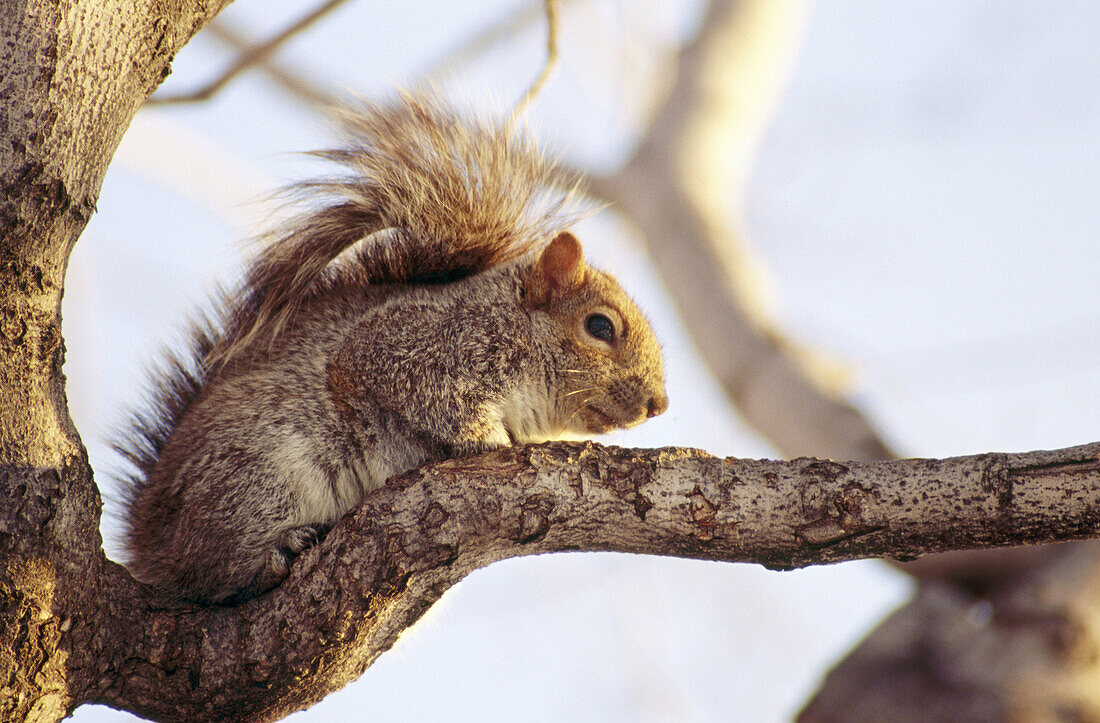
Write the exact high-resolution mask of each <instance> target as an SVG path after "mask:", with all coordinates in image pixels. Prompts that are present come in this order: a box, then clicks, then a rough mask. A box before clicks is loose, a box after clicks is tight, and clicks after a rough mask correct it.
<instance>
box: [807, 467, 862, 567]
mask: <svg viewBox="0 0 1100 723" xmlns="http://www.w3.org/2000/svg"><path fill="white" fill-rule="evenodd" d="M848 471H849V470H848V467H846V466H844V465H842V464H839V463H837V462H832V461H829V460H814V461H811V462H810V463H809V464H807V465H806V466H805V467H803V468H802V469H801V470H799V474H800V475H802V476H803V477H805V478H807V479H806V481H805V482H804V483H803V486H802V512H803V514H804V515H805V516H806V517H807V518H808V519H809V520H810V522H807V523H806V524H804V525H800V526H798V527H796V528H795V534H796V535H797V536H798V538H799V539H800V540H801V541H802V542H804V543H805V544H806V545H809V546H810V547H814V548H821V547H828V546H830V545H835V544H837V543H839V542H843V541H844V540H849V539H851V538H853V537H858V536H862V535H867V534H870V533H872V532H876V531H878V530H881V529H883V525H876V524H873V523H871V522H869V521H867V520H866V519H864V516H863V509H864V500H865V498H866V497H868V496H870V495H874V494H875V492H874V490H873V489H871V488H867V487H863V486H862V485H860V484H859V483H858V482H849V483H847V484H845V485H844V486H843V487H841V486H840V481H839V480H840V478H841V477H842V476H843V475H845V474H847V473H848Z"/></svg>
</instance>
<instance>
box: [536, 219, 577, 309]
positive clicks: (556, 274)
mask: <svg viewBox="0 0 1100 723" xmlns="http://www.w3.org/2000/svg"><path fill="white" fill-rule="evenodd" d="M583 283H584V252H583V251H582V250H581V242H580V241H578V240H577V237H576V236H574V235H573V234H571V233H569V232H568V231H562V232H561V233H559V234H558V235H557V236H555V237H554V240H553V241H551V242H550V243H549V244H548V245H547V246H546V248H544V249H543V250H542V255H540V256H539V258H538V261H536V262H535V264H534V266H532V267H531V274H530V276H528V278H527V288H526V298H527V303H528V304H530V305H531V306H542V305H544V304H546V303H547V302H549V301H550V300H551V299H553V298H555V297H556V296H558V295H559V294H562V293H563V292H566V291H570V290H572V289H575V288H577V287H579V286H580V285H581V284H583Z"/></svg>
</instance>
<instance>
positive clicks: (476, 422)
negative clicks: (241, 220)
mask: <svg viewBox="0 0 1100 723" xmlns="http://www.w3.org/2000/svg"><path fill="white" fill-rule="evenodd" d="M410 124H411V125H410ZM350 127H352V128H357V129H358V131H357V132H359V133H360V134H361V137H359V139H358V141H357V143H353V144H352V146H351V150H349V151H347V152H340V153H330V154H328V155H329V156H330V157H333V158H335V159H336V160H339V161H341V162H343V163H346V164H348V165H349V166H359V167H361V168H368V170H367V171H364V172H363V173H362V175H361V176H359V181H358V184H359V185H356V181H355V180H354V179H345V180H343V181H340V182H339V185H340V188H341V189H344V191H345V193H344V195H345V197H346V198H347V197H351V198H352V199H353V200H352V201H347V200H345V201H341V202H338V203H337V204H335V205H332V206H328V207H325V208H322V209H320V210H318V211H316V212H314V213H313V214H312V215H305V216H302V217H300V218H299V219H298V220H296V221H295V222H293V223H292V224H291V225H290V226H289V227H288V228H287V229H285V230H284V231H282V232H281V233H277V234H275V235H273V236H272V237H271V239H269V245H268V247H267V248H266V250H265V251H264V253H263V254H262V255H261V257H260V258H259V259H258V260H257V262H256V264H255V265H254V266H253V269H252V272H251V274H250V280H249V282H248V284H247V285H246V286H245V288H244V290H243V291H242V292H241V294H240V295H239V296H238V297H237V298H236V299H235V300H230V301H228V302H226V304H225V311H224V312H223V313H222V321H221V322H220V323H203V324H200V325H198V326H197V327H196V328H197V331H196V332H195V341H194V344H193V350H192V352H193V353H192V355H191V359H190V361H175V362H173V368H172V369H170V370H169V371H168V372H167V373H166V374H165V375H164V376H163V378H162V379H161V381H160V383H159V385H158V389H157V391H156V392H155V395H154V405H153V406H154V409H155V412H154V413H153V414H152V415H151V416H146V417H141V418H138V419H137V420H136V422H135V432H134V434H132V435H131V436H130V439H129V440H127V441H126V442H125V443H123V444H122V445H121V448H122V449H123V451H124V453H125V454H126V455H127V456H128V457H129V458H130V459H131V460H132V462H133V463H134V465H135V467H136V468H137V473H136V474H134V475H133V477H132V478H131V480H130V486H129V492H128V494H127V509H126V520H125V522H126V525H127V532H126V542H127V548H128V551H129V554H130V560H129V565H130V569H131V571H132V572H133V573H134V575H135V576H136V577H137V578H138V579H140V580H143V581H146V582H148V583H150V584H152V585H155V586H157V587H159V588H161V589H164V590H165V591H168V592H170V593H172V594H174V595H177V596H179V597H181V598H184V599H189V600H193V601H198V602H206V603H230V602H235V601H237V600H241V599H244V598H247V597H251V596H255V595H257V594H260V593H262V592H264V591H265V590H267V589H270V588H271V587H273V586H274V585H276V584H278V583H279V581H281V580H282V579H283V578H284V577H285V576H286V574H287V571H288V569H289V566H290V564H291V563H292V562H293V559H294V558H295V557H296V556H297V555H298V554H299V553H301V552H302V551H303V550H304V549H306V548H308V547H309V546H310V545H311V544H313V543H314V542H315V541H316V540H317V539H319V537H320V536H321V535H323V534H324V532H325V531H326V530H327V529H328V528H329V527H331V525H333V524H334V523H335V522H336V521H337V520H338V519H339V518H340V517H341V516H342V515H343V514H344V513H345V512H347V511H348V510H349V509H350V508H351V507H352V506H353V505H355V504H356V503H357V502H358V501H359V500H360V499H361V498H362V496H363V495H364V494H365V493H367V492H369V491H370V490H372V489H375V488H377V487H378V486H380V485H381V484H383V483H384V482H385V480H386V479H388V478H389V477H391V476H393V475H394V474H397V473H400V472H403V471H406V470H408V469H411V468H413V467H416V466H419V465H422V464H425V463H427V462H431V461H435V460H441V459H445V458H448V457H452V456H457V455H463V454H469V453H473V452H477V451H482V450H487V449H492V448H495V447H499V446H502V445H507V444H514V443H523V442H534V441H544V440H546V439H550V438H554V437H556V436H559V435H561V434H566V433H581V434H586V433H593V432H600V431H606V430H607V429H609V428H612V427H615V426H630V425H632V424H635V423H638V422H640V421H643V420H644V419H645V418H646V417H647V416H653V415H654V414H659V413H660V412H661V411H663V410H664V409H665V407H667V398H666V397H665V395H664V382H663V371H662V367H661V357H660V349H659V347H658V345H657V342H656V340H655V339H654V338H653V334H652V331H651V330H650V329H649V325H648V323H647V322H646V321H645V319H644V317H643V316H642V315H641V313H640V312H638V310H637V308H636V306H634V304H633V302H631V301H630V299H629V298H628V297H627V296H626V295H625V294H624V293H623V292H622V290H621V289H620V288H619V287H618V284H617V283H616V282H615V281H614V280H613V279H611V278H610V277H609V276H607V275H606V274H602V273H600V272H598V271H595V270H593V269H591V268H589V267H587V266H586V265H585V264H584V261H583V258H582V255H581V251H580V246H579V244H577V242H576V240H575V239H573V237H572V236H571V235H570V234H568V233H567V232H562V233H557V234H556V235H554V233H553V232H554V231H555V230H556V229H555V226H554V222H553V218H554V216H553V214H547V213H544V214H542V215H537V216H536V220H535V221H531V220H530V218H529V211H530V208H531V206H530V202H529V201H530V198H532V197H534V196H536V195H538V194H542V193H544V192H545V189H546V187H547V185H548V181H549V176H548V175H547V174H548V173H549V171H548V170H547V169H546V167H545V166H544V165H543V163H542V161H541V158H538V157H536V156H534V155H532V154H534V153H535V152H534V151H533V150H532V147H531V146H530V144H526V143H516V142H512V141H507V139H506V136H505V135H502V134H503V133H504V132H503V131H501V130H500V129H499V128H498V127H490V126H487V125H485V124H482V123H480V122H478V121H472V120H464V121H461V122H460V121H458V120H456V118H455V116H454V115H453V114H452V113H450V112H449V111H445V110H443V109H442V108H441V106H439V104H438V103H437V102H435V101H431V100H426V99H424V98H423V97H420V98H415V97H406V98H405V99H404V101H403V102H402V104H399V105H397V106H393V107H374V108H367V109H365V110H364V111H363V115H362V117H360V119H359V121H358V123H354V122H352V123H351V124H350ZM410 128H413V130H410ZM414 131H415V132H414ZM393 133H396V134H399V135H400V134H402V133H403V134H405V135H404V136H403V137H394V136H390V135H382V136H380V135H379V134H393ZM501 174H503V176H502V175H501ZM410 179H411V180H410ZM462 184H465V186H466V188H465V191H463V189H462V188H461V187H460V186H461V185H462ZM322 185H323V184H322ZM329 190H331V188H329ZM499 193H507V194H512V193H523V194H527V196H528V197H529V198H528V199H527V200H524V199H519V200H516V199H512V198H510V197H509V198H508V199H507V201H506V202H501V200H500V198H499ZM410 194H411V195H410ZM414 197H415V198H414ZM403 198H404V199H406V201H407V207H406V208H405V209H403V210H401V211H400V212H398V210H395V209H393V208H389V209H388V210H386V207H387V206H392V205H394V204H398V203H400V202H401V199H403ZM410 199H411V200H410ZM441 204H442V205H441ZM493 204H496V205H497V207H498V208H497V212H494V209H493V207H492V205H493ZM552 207H554V208H557V204H552ZM379 209H384V212H383V211H380V210H379ZM516 209H519V210H518V211H517V210H516ZM397 222H400V223H399V224H398V223H397ZM557 223H558V224H561V223H562V222H561V221H560V220H559V221H558V222H557ZM560 227H561V226H560V225H558V226H557V228H560ZM428 233H430V234H432V235H431V236H428V235H426V234H428ZM311 234H312V235H311ZM485 234H488V235H487V236H486V235H485ZM364 236H365V237H366V238H365V240H364V241H362V242H361V243H360V248H359V250H358V251H357V252H356V253H355V254H354V255H353V256H352V257H351V258H350V259H348V258H345V257H341V254H342V253H343V252H344V251H345V250H346V249H347V248H348V247H349V246H351V245H353V244H354V243H355V241H357V240H358V239H359V238H362V237H364ZM551 237H553V239H554V240H553V242H552V243H549V244H548V242H550V240H551ZM547 244H548V245H547ZM540 247H542V250H540ZM338 257H339V258H338ZM593 313H598V314H602V315H606V316H608V317H609V318H614V320H615V324H616V326H617V331H618V336H617V337H616V339H615V340H614V343H605V342H603V341H600V340H598V339H594V338H592V337H591V335H590V334H588V333H587V332H586V331H585V320H586V319H587V318H588V317H589V316H590V315H591V314H593Z"/></svg>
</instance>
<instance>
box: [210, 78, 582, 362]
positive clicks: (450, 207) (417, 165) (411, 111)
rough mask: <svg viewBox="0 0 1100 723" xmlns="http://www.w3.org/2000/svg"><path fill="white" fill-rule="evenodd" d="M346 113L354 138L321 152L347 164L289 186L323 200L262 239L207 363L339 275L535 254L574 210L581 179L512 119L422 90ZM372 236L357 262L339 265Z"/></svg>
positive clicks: (448, 267)
mask: <svg viewBox="0 0 1100 723" xmlns="http://www.w3.org/2000/svg"><path fill="white" fill-rule="evenodd" d="M338 118H339V121H340V125H341V127H342V129H343V131H344V136H345V140H346V142H347V145H346V147H344V148H341V149H337V150H329V151H321V152H318V153H315V154H313V155H316V156H318V157H321V158H324V159H327V160H330V161H334V162H336V163H338V164H340V165H341V166H343V167H344V169H345V170H346V173H345V174H344V175H343V176H339V177H335V178H330V179H324V180H319V181H310V182H306V183H302V184H298V185H297V186H294V187H292V188H291V189H289V190H290V191H291V192H292V193H293V194H294V195H295V196H298V197H300V198H301V199H303V200H304V201H307V202H310V203H313V204H316V203H317V202H318V201H320V202H322V203H324V204H325V205H322V206H321V207H319V208H318V207H316V206H314V208H313V209H311V210H308V211H306V212H304V213H302V214H300V215H298V216H296V217H295V218H293V219H291V220H290V221H289V222H287V223H286V224H285V225H283V226H281V227H280V228H277V229H275V230H274V231H273V232H272V233H270V234H267V235H266V236H265V237H263V238H262V239H261V243H262V244H263V245H264V248H263V250H262V251H261V253H260V255H259V257H258V259H257V260H256V261H255V262H254V263H253V265H252V266H251V268H250V270H249V272H248V275H247V278H246V282H245V286H244V288H243V289H242V292H241V296H240V297H239V299H238V301H237V303H235V304H233V305H232V307H231V309H230V310H229V312H230V313H229V318H228V319H227V320H226V321H227V323H226V327H225V333H224V335H223V336H222V338H221V339H220V341H219V343H218V344H217V345H216V346H215V347H214V349H213V350H212V351H211V353H210V355H209V357H208V359H207V363H208V364H210V363H214V364H217V363H224V362H225V361H227V360H228V359H229V358H231V357H232V356H234V355H235V354H236V352H237V351H238V350H240V349H241V348H243V347H246V346H248V345H249V344H250V343H251V342H252V341H253V340H255V339H258V338H264V339H268V340H273V339H274V338H275V337H276V336H277V335H278V333H279V331H280V330H281V329H283V328H284V327H285V326H286V324H287V323H288V322H289V321H290V319H291V318H293V316H294V313H295V311H296V309H297V308H298V306H299V305H300V304H301V302H302V301H303V300H305V299H307V298H309V297H310V296H311V295H312V294H314V293H316V292H317V291H318V290H319V289H321V288H325V282H326V280H328V281H329V282H331V280H332V275H333V274H339V275H342V276H341V278H345V279H347V278H348V275H351V278H352V280H354V281H356V282H360V283H369V284H384V283H432V282H440V281H450V280H455V279H459V278H462V277H465V276H469V275H471V274H475V273H478V272H479V271H483V270H485V269H488V268H491V267H493V266H497V265H500V264H502V263H506V262H508V261H510V260H512V259H515V258H518V257H521V256H523V255H525V254H527V253H530V252H531V251H533V250H535V249H536V248H538V247H539V246H541V245H542V244H544V243H545V242H547V241H548V240H549V239H550V238H551V237H552V236H553V234H554V233H556V232H557V231H559V230H561V228H562V227H563V226H565V225H567V223H568V221H569V220H571V219H570V218H569V217H568V216H567V215H566V209H565V206H566V204H567V203H568V200H569V198H570V197H571V195H572V191H573V188H570V184H572V186H574V187H575V186H576V181H564V182H563V180H562V174H561V173H560V172H559V171H558V169H557V168H556V166H555V165H554V164H553V163H552V162H549V161H548V160H547V159H546V157H545V155H544V154H543V153H542V152H541V151H540V150H539V149H538V148H537V147H536V146H535V144H534V143H533V142H532V141H531V140H530V139H528V138H526V137H525V136H523V135H522V134H517V133H515V132H513V130H512V129H511V128H510V126H509V125H508V124H507V123H505V122H504V121H499V122H495V123H492V122H487V121H483V120H479V119H476V118H473V117H469V116H464V115H461V114H459V113H458V112H456V111H454V110H452V109H449V108H447V107H446V106H445V105H444V104H443V103H442V102H441V101H440V100H439V99H438V97H436V96H435V95H434V94H431V93H425V92H418V93H407V94H404V95H402V96H401V97H400V98H399V100H398V101H397V102H395V103H392V104H387V105H364V106H363V107H361V108H358V109H355V110H349V111H342V112H340V113H339V115H338ZM372 235H373V237H372ZM367 237H371V238H370V239H368V240H367V241H366V242H365V243H363V244H362V247H361V248H360V249H359V250H358V254H357V255H356V257H355V260H354V261H352V262H350V263H348V264H342V265H340V268H339V269H338V270H334V269H333V268H332V267H333V264H332V262H333V261H334V260H335V259H336V258H337V257H339V256H340V255H341V254H343V253H344V252H345V251H346V250H347V249H349V248H350V247H352V246H355V245H356V244H357V243H358V242H359V241H361V240H363V239H365V238H367Z"/></svg>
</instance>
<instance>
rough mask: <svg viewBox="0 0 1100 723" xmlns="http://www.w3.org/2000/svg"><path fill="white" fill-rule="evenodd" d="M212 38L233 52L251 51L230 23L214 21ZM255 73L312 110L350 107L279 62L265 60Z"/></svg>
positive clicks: (334, 93) (332, 92)
mask: <svg viewBox="0 0 1100 723" xmlns="http://www.w3.org/2000/svg"><path fill="white" fill-rule="evenodd" d="M207 31H208V32H210V34H211V35H212V36H213V37H215V38H217V39H218V40H221V41H222V42H223V43H225V44H226V45H228V46H229V47H231V48H233V49H234V50H244V49H246V48H249V47H251V45H252V42H251V41H250V40H249V39H248V38H247V37H246V36H245V35H244V34H243V33H242V32H240V31H239V30H237V29H236V28H235V27H234V26H232V25H231V24H230V23H228V22H225V21H215V22H213V23H211V24H210V25H209V26H207ZM255 67H256V69H257V70H260V71H261V72H263V73H265V74H266V75H267V76H268V77H269V78H270V79H271V80H273V81H274V82H275V84H276V85H277V86H278V87H279V88H280V89H282V90H283V91H284V92H286V94H287V95H289V96H290V97H291V98H293V99H295V100H297V101H299V102H301V103H303V104H305V105H306V106H308V107H309V108H312V109H324V108H334V107H339V106H342V105H346V104H347V98H346V97H344V96H343V95H342V94H341V93H340V92H338V91H337V90H336V89H334V88H332V87H331V86H329V84H328V83H326V82H325V81H323V80H321V79H320V78H318V77H316V76H312V75H309V74H307V73H304V72H302V70H300V69H299V68H291V67H290V66H289V65H287V64H286V63H282V62H280V61H279V60H278V58H266V59H263V60H260V61H259V62H257V63H256V66H255Z"/></svg>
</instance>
